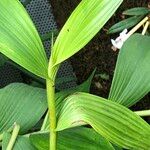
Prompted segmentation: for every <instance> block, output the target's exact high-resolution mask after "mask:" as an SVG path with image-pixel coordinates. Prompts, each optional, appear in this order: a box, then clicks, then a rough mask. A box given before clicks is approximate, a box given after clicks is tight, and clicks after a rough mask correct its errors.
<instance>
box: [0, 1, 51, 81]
mask: <svg viewBox="0 0 150 150" xmlns="http://www.w3.org/2000/svg"><path fill="white" fill-rule="evenodd" d="M0 52H1V53H3V54H4V55H6V56H7V57H8V58H10V59H12V60H13V61H14V62H16V63H17V64H19V65H21V66H22V67H24V68H25V69H27V70H29V71H30V72H32V73H34V74H36V75H38V76H40V77H42V78H47V68H48V61H47V57H46V54H45V51H44V48H43V45H42V42H41V40H40V37H39V35H38V33H37V30H36V29H35V27H34V25H33V23H32V21H31V19H30V17H29V15H28V14H27V12H26V10H25V9H24V7H23V6H22V4H21V3H20V2H19V0H1V1H0Z"/></svg>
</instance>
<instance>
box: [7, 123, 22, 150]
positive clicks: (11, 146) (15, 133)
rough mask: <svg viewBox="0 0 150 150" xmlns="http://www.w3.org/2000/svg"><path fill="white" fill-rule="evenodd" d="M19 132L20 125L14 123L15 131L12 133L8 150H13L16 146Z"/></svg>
mask: <svg viewBox="0 0 150 150" xmlns="http://www.w3.org/2000/svg"><path fill="white" fill-rule="evenodd" d="M19 130H20V126H19V125H18V124H16V123H14V129H13V132H12V136H11V138H10V141H9V143H8V146H7V148H6V150H12V148H13V146H14V144H15V141H16V138H17V136H18V133H19Z"/></svg>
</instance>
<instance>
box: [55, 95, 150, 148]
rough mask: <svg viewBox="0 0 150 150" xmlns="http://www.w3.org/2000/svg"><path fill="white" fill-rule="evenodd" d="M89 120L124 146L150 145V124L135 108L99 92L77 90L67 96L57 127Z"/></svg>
mask: <svg viewBox="0 0 150 150" xmlns="http://www.w3.org/2000/svg"><path fill="white" fill-rule="evenodd" d="M85 124H90V125H91V126H92V127H93V128H94V129H95V130H96V131H97V132H98V133H99V134H101V135H102V136H103V137H105V138H106V139H108V140H109V141H110V142H112V143H114V144H117V145H118V146H121V147H123V148H127V149H136V150H148V149H149V148H150V142H149V140H150V126H149V125H148V124H147V123H146V122H145V121H144V120H143V119H142V118H140V117H139V116H137V115H136V114H135V113H134V112H132V111H130V110H129V109H127V108H126V107H124V106H122V105H120V104H118V103H116V102H112V101H108V100H106V99H103V98H101V97H98V96H94V95H90V94H86V93H75V94H74V95H72V96H69V97H68V98H66V99H65V100H64V105H63V107H62V109H61V113H60V115H59V118H58V122H57V131H61V130H64V129H67V128H71V127H75V126H81V125H85Z"/></svg>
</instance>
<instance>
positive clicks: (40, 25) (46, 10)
mask: <svg viewBox="0 0 150 150" xmlns="http://www.w3.org/2000/svg"><path fill="white" fill-rule="evenodd" d="M21 1H22V2H24V0H21ZM26 9H27V11H28V13H29V14H30V16H31V18H32V20H33V22H34V24H35V25H36V27H37V30H38V32H39V33H40V35H43V34H45V33H48V32H49V31H50V30H54V29H56V28H57V25H56V23H55V21H54V16H53V14H52V11H51V6H50V4H49V3H48V1H47V0H32V1H31V2H30V4H28V5H27V7H26ZM43 44H44V46H45V50H46V53H47V55H48V57H49V55H50V41H45V42H44V43H43ZM66 76H68V77H69V78H70V77H71V78H75V75H74V74H73V70H72V66H71V65H70V64H69V62H67V61H66V62H64V63H63V64H62V66H61V68H60V70H59V72H58V78H60V77H66ZM8 77H9V78H8ZM1 80H3V84H2V83H0V86H1V87H2V86H5V85H6V83H7V84H8V83H11V82H22V79H21V76H20V71H19V70H17V69H14V68H13V67H11V66H10V65H6V66H5V69H3V71H2V72H1ZM4 83H5V84H4ZM75 85H76V82H75V81H74V80H73V81H70V82H68V83H67V84H65V85H64V84H61V85H59V88H60V89H64V88H70V87H74V86H75Z"/></svg>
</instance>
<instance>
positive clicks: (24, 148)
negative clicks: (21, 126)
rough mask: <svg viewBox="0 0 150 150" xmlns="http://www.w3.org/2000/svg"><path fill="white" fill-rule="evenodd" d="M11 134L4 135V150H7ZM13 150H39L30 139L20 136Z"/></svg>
mask: <svg viewBox="0 0 150 150" xmlns="http://www.w3.org/2000/svg"><path fill="white" fill-rule="evenodd" d="M10 137H11V134H10V133H7V132H6V133H4V137H3V142H2V150H6V148H7V145H8V143H9V140H10ZM13 150H37V149H36V148H35V147H34V146H33V145H32V144H31V142H30V140H29V138H28V137H24V136H18V137H17V140H16V142H15V145H14V147H13Z"/></svg>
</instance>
